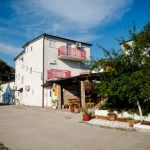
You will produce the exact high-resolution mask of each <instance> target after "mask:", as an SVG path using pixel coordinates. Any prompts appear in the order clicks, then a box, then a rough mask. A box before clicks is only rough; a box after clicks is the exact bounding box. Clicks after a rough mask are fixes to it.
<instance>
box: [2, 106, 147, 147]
mask: <svg viewBox="0 0 150 150" xmlns="http://www.w3.org/2000/svg"><path fill="white" fill-rule="evenodd" d="M81 118H82V114H81V113H77V114H76V113H70V112H67V111H63V110H52V109H42V108H38V107H25V106H0V143H3V144H4V145H5V146H7V147H9V148H11V149H12V150H41V149H43V150H49V149H53V150H76V149H78V150H83V149H86V150H91V149H92V150H116V149H118V150H119V149H122V150H127V149H128V150H149V149H150V144H149V138H150V133H146V132H135V131H122V130H116V129H107V128H100V127H96V126H89V125H86V124H84V123H80V121H81ZM122 145H123V146H122Z"/></svg>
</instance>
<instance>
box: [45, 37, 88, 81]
mask: <svg viewBox="0 0 150 150" xmlns="http://www.w3.org/2000/svg"><path fill="white" fill-rule="evenodd" d="M50 40H51V39H49V38H46V39H45V41H44V43H45V45H44V47H45V48H44V49H45V52H44V53H45V55H44V58H45V60H44V63H45V66H44V70H45V72H44V74H45V76H44V77H45V81H46V79H47V70H49V69H59V70H68V71H71V76H76V75H80V73H83V72H85V71H87V70H83V68H81V67H82V66H81V62H79V61H73V60H62V59H58V48H59V47H61V46H66V44H67V42H64V41H61V40H59V41H58V40H56V41H57V44H56V47H55V48H52V47H50V44H49V43H50ZM72 47H74V48H75V47H76V45H75V44H74V43H72ZM85 50H86V57H87V59H88V60H89V59H90V48H89V47H86V48H85ZM54 61H56V65H53V66H52V65H51V66H50V63H54Z"/></svg>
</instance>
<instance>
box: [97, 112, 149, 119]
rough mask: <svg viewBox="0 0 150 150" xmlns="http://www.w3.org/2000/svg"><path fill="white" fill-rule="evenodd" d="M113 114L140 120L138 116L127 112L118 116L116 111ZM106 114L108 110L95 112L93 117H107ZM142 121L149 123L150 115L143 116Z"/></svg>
mask: <svg viewBox="0 0 150 150" xmlns="http://www.w3.org/2000/svg"><path fill="white" fill-rule="evenodd" d="M115 113H116V114H117V116H118V117H123V118H133V119H135V120H140V116H139V115H137V114H129V113H128V112H123V113H121V114H118V113H117V112H116V111H115ZM107 114H108V110H95V115H99V116H101V115H102V116H107ZM143 120H146V121H150V114H149V115H148V116H143Z"/></svg>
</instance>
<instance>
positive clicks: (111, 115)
mask: <svg viewBox="0 0 150 150" xmlns="http://www.w3.org/2000/svg"><path fill="white" fill-rule="evenodd" d="M107 115H108V117H109V120H110V121H115V120H116V118H117V114H116V113H114V112H109V113H108V114H107Z"/></svg>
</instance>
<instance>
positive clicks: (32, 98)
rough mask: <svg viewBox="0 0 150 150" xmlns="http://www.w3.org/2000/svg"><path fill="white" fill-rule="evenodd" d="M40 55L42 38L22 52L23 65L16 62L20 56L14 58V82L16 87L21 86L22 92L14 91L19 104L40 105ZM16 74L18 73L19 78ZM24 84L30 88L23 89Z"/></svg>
mask: <svg viewBox="0 0 150 150" xmlns="http://www.w3.org/2000/svg"><path fill="white" fill-rule="evenodd" d="M31 47H32V48H31ZM42 56H43V38H41V39H39V40H37V41H35V42H33V43H31V44H30V45H29V46H27V47H26V48H25V53H24V54H23V63H22V64H23V65H22V64H19V63H18V62H19V59H20V57H21V56H20V57H19V58H18V59H17V60H16V62H17V63H16V75H17V76H16V79H15V84H16V86H17V89H20V88H23V92H22V93H19V92H16V97H17V98H18V99H19V100H20V104H24V105H31V106H42V86H41V85H42V72H43V57H42ZM30 71H31V72H30ZM18 74H20V78H19V76H18ZM22 76H23V77H24V83H23V84H22V83H21V78H22ZM25 86H30V90H29V91H27V90H25ZM18 93H19V94H18Z"/></svg>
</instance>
